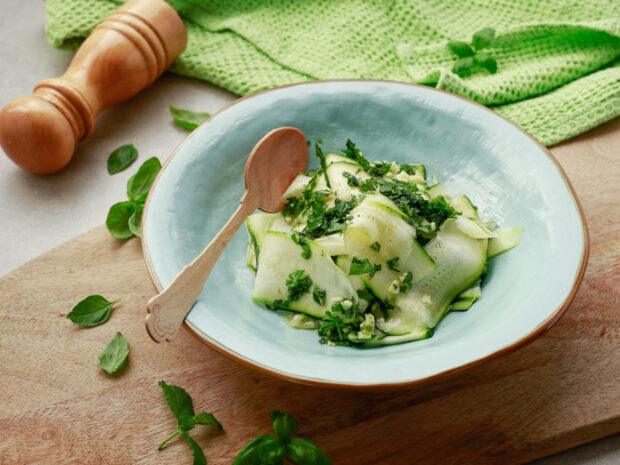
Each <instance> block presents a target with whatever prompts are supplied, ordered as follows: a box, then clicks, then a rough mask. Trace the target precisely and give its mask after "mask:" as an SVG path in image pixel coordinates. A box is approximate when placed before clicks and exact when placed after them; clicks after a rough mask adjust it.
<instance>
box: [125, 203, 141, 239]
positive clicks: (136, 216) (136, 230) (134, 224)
mask: <svg viewBox="0 0 620 465" xmlns="http://www.w3.org/2000/svg"><path fill="white" fill-rule="evenodd" d="M142 208H143V207H142V205H139V206H138V209H137V210H135V211H134V212H133V213H132V214H131V216H130V217H129V221H128V222H127V225H128V226H129V230H130V231H131V233H132V234H133V235H134V236H138V237H141V236H142Z"/></svg>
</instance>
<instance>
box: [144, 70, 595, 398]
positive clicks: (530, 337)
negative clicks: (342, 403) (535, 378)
mask: <svg viewBox="0 0 620 465" xmlns="http://www.w3.org/2000/svg"><path fill="white" fill-rule="evenodd" d="M338 82H340V83H342V82H345V83H346V82H374V83H388V84H390V83H391V84H398V85H405V86H412V87H418V88H423V89H425V90H430V91H434V92H440V93H443V94H447V95H451V96H453V97H456V98H459V99H461V100H464V101H466V102H468V103H470V104H473V105H475V106H477V107H479V108H480V109H482V110H484V111H487V112H489V113H492V114H493V115H495V116H496V117H499V118H501V119H503V120H504V121H505V122H507V123H508V124H510V125H511V126H513V127H514V128H516V129H518V130H519V131H520V132H521V133H522V134H523V135H524V136H526V137H527V138H529V139H530V140H532V141H533V142H534V143H535V144H536V145H537V146H538V147H539V148H540V149H541V150H542V152H543V153H544V154H545V155H547V157H548V158H549V159H550V160H551V161H552V162H553V164H554V165H555V167H556V168H557V170H558V172H559V175H560V177H561V178H562V180H563V181H564V183H565V185H566V186H567V187H568V191H569V193H570V195H571V198H572V199H573V202H574V204H575V206H576V208H577V211H578V212H579V218H580V220H581V227H582V230H583V243H584V246H583V251H582V255H581V263H580V265H579V270H578V272H577V274H576V275H575V278H574V281H573V285H572V287H571V289H570V291H569V293H568V295H567V296H566V298H565V299H564V301H563V302H562V304H560V305H559V307H558V308H557V309H556V311H555V312H554V313H553V314H552V315H551V316H550V317H549V318H547V319H546V320H545V321H543V322H541V323H540V324H539V325H538V326H537V327H536V328H534V329H533V330H532V331H531V332H530V333H528V334H526V335H524V336H523V337H522V338H521V339H519V340H518V341H516V342H514V343H512V344H510V345H509V346H506V347H503V348H501V349H499V350H496V351H494V352H492V353H491V354H488V355H486V356H484V357H481V358H478V359H476V360H472V361H471V362H468V363H464V364H462V365H459V366H457V367H454V368H451V369H449V370H444V371H442V372H439V373H436V374H434V375H431V376H426V377H423V378H419V379H414V380H408V381H402V382H396V383H369V384H349V383H342V382H331V381H325V380H321V379H316V378H311V377H302V376H294V375H291V374H289V373H285V372H282V371H278V370H276V369H273V368H271V367H268V366H265V365H262V364H259V363H256V362H255V361H253V360H251V359H248V358H246V357H243V356H241V355H240V354H237V353H236V352H235V351H233V350H231V349H229V348H227V347H224V346H222V345H220V344H219V343H218V342H217V341H215V340H212V339H210V338H208V337H206V336H205V335H204V334H202V333H201V332H200V331H199V330H198V328H196V327H194V325H193V324H191V323H189V322H188V321H187V319H185V320H183V326H184V327H185V329H186V330H187V331H188V332H189V333H190V334H191V335H192V336H194V337H195V338H196V339H198V340H199V341H200V342H202V343H203V344H205V345H206V346H208V347H210V348H211V349H214V350H216V351H217V352H219V353H221V354H223V355H225V356H227V357H228V358H230V359H232V360H234V361H236V362H238V363H241V364H242V365H245V366H247V367H250V368H252V369H255V370H257V371H259V372H261V373H264V374H266V375H269V376H272V377H275V378H278V379H284V380H286V381H291V382H295V383H301V384H306V385H311V386H321V387H329V388H338V389H349V390H356V391H373V390H374V391H376V390H384V389H393V388H403V387H408V386H417V385H421V384H424V383H428V382H431V381H436V380H439V379H442V378H446V377H449V376H451V375H453V374H455V373H458V372H461V371H464V370H467V369H469V368H471V367H474V366H477V365H481V364H483V363H485V362H488V361H490V360H492V359H495V358H497V357H500V356H502V355H506V354H508V353H510V352H513V351H515V350H517V349H519V348H521V347H523V346H525V345H527V344H529V343H530V342H532V341H534V340H535V339H536V338H537V337H539V336H540V335H542V334H543V333H544V332H546V331H547V330H548V329H550V328H551V327H552V326H553V325H554V324H555V323H556V322H557V321H558V320H559V319H560V317H562V315H563V314H564V313H565V312H566V309H567V308H568V307H569V306H570V304H571V303H572V302H573V300H574V298H575V295H576V293H577V290H578V288H579V286H580V284H581V282H582V280H583V276H584V274H585V271H586V266H587V263H588V257H589V255H590V236H589V231H588V225H587V223H586V218H585V215H584V212H583V208H582V206H581V202H580V201H579V198H578V197H577V193H576V192H575V189H574V187H573V185H572V183H571V181H570V179H569V178H568V176H567V174H566V172H565V171H564V168H562V165H561V164H560V163H559V162H558V160H557V159H556V158H555V156H554V155H553V154H552V153H551V151H549V149H547V147H545V146H544V145H543V144H541V143H540V142H539V141H538V140H537V139H536V138H535V137H534V136H532V135H531V134H529V133H528V132H526V131H525V130H524V129H523V128H521V127H520V126H519V125H517V124H516V123H514V122H512V121H510V120H509V119H508V118H506V117H505V116H503V115H501V114H499V113H497V112H496V111H494V110H492V109H490V108H488V107H486V106H484V105H482V104H480V103H478V102H475V101H473V100H470V99H468V98H466V97H463V96H461V95H458V94H454V93H452V92H448V91H446V90H443V89H436V88H434V87H429V86H425V85H422V84H414V83H410V82H403V81H394V80H384V79H327V80H312V81H304V82H297V83H292V84H286V85H281V86H276V87H270V88H268V89H263V90H259V91H257V92H253V93H251V94H248V95H245V96H243V97H239V98H237V99H235V100H234V101H232V102H230V103H229V104H227V105H225V106H223V107H222V108H220V109H219V110H218V111H216V112H215V113H213V114H212V115H211V116H210V117H209V118H208V119H206V120H205V121H204V122H203V123H201V124H200V125H199V126H198V127H197V128H196V129H194V130H193V131H192V132H190V133H189V134H188V135H187V136H185V137H184V138H183V140H182V141H181V142H180V143H179V144H178V145H177V146H176V147H175V148H174V150H173V151H172V152H171V154H170V155H169V156H168V158H167V159H166V161H165V162H164V164H163V165H162V167H161V169H160V171H159V173H157V176H156V177H155V180H154V181H153V184H152V185H151V188H150V189H149V193H148V195H147V198H146V201H145V204H144V211H143V213H142V224H143V227H142V231H143V234H142V237H141V244H142V255H143V257H144V260H145V263H146V269H147V272H148V275H149V279H150V280H151V283H152V284H153V287H154V288H155V291H156V292H157V293H158V294H159V293H160V292H161V291H162V290H163V287H162V286H161V285H160V284H159V283H158V281H157V278H156V277H155V273H154V271H153V264H152V260H151V257H150V254H149V252H148V248H147V246H146V243H147V240H146V237H147V235H146V230H147V228H145V227H144V225H145V224H146V219H147V214H146V213H147V210H148V208H149V206H150V199H151V192H152V190H153V188H154V187H155V185H156V184H157V181H158V180H159V178H160V176H161V174H162V173H163V171H164V169H165V168H166V166H167V165H168V163H170V161H171V160H172V159H173V158H174V156H175V155H176V154H177V153H178V151H179V150H180V149H181V147H182V146H183V145H184V144H185V142H187V140H188V139H189V138H190V137H192V136H193V135H194V133H195V132H196V130H197V129H198V128H200V127H202V126H203V125H206V124H208V123H209V122H210V121H211V120H212V119H213V118H215V117H216V116H217V115H219V114H220V113H222V112H224V111H226V110H228V109H229V108H231V107H232V106H234V105H237V104H238V103H240V102H243V101H244V100H247V99H250V98H253V97H255V96H256V95H260V94H264V93H267V92H272V91H277V90H280V89H285V88H289V87H297V86H305V85H316V84H322V83H338Z"/></svg>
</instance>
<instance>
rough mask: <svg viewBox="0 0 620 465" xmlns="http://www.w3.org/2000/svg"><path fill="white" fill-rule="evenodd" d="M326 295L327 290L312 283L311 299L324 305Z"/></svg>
mask: <svg viewBox="0 0 620 465" xmlns="http://www.w3.org/2000/svg"><path fill="white" fill-rule="evenodd" d="M326 295H327V291H326V290H325V289H321V288H320V287H319V286H317V285H316V284H315V285H314V289H313V290H312V300H314V301H315V302H316V303H317V304H319V305H320V306H321V307H322V306H323V305H325V296H326Z"/></svg>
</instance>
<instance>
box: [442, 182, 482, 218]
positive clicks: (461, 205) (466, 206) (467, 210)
mask: <svg viewBox="0 0 620 465" xmlns="http://www.w3.org/2000/svg"><path fill="white" fill-rule="evenodd" d="M433 187H434V186H433ZM446 200H448V203H449V204H450V205H451V206H452V208H454V209H455V210H456V211H457V212H459V213H460V214H461V215H462V216H464V217H465V218H469V219H472V220H480V217H479V216H478V210H477V209H476V207H475V206H474V204H473V203H471V200H469V198H468V197H467V196H466V195H459V196H458V197H451V198H446Z"/></svg>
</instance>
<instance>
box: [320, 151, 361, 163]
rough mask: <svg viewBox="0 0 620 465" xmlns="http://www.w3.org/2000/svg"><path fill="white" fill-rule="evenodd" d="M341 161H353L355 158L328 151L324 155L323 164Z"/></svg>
mask: <svg viewBox="0 0 620 465" xmlns="http://www.w3.org/2000/svg"><path fill="white" fill-rule="evenodd" d="M341 162H346V163H355V160H353V159H351V158H349V157H345V156H344V155H341V154H339V153H328V154H327V155H325V164H326V165H327V166H329V165H331V164H332V163H341Z"/></svg>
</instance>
